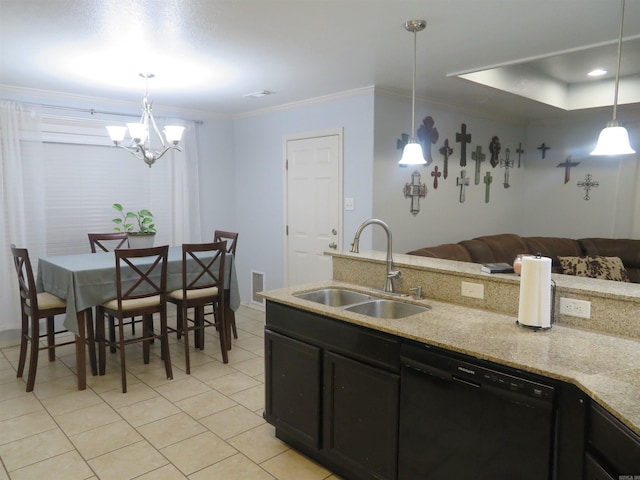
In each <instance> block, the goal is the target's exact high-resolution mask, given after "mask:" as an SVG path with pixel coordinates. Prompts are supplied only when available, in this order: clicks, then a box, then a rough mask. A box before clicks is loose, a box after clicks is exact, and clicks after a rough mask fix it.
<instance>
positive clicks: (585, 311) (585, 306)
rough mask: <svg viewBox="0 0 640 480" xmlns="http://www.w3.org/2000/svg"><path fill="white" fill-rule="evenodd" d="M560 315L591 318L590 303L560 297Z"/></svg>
mask: <svg viewBox="0 0 640 480" xmlns="http://www.w3.org/2000/svg"><path fill="white" fill-rule="evenodd" d="M560 313H561V314H563V315H570V316H572V317H580V318H591V302H588V301H586V300H576V299H575V298H565V297H560Z"/></svg>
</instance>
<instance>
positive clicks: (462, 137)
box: [456, 123, 471, 167]
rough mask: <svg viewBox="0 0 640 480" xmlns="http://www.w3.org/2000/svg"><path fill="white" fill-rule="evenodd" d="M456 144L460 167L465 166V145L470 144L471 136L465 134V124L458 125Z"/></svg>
mask: <svg viewBox="0 0 640 480" xmlns="http://www.w3.org/2000/svg"><path fill="white" fill-rule="evenodd" d="M456 142H458V143H460V144H461V145H460V166H461V167H466V166H467V143H471V134H470V133H467V124H466V123H462V124H460V133H456Z"/></svg>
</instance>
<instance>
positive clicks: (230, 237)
mask: <svg viewBox="0 0 640 480" xmlns="http://www.w3.org/2000/svg"><path fill="white" fill-rule="evenodd" d="M222 240H227V253H231V254H233V256H234V257H235V256H236V248H237V246H238V234H237V233H236V232H225V231H224V230H216V231H215V232H213V241H214V242H221V241H222Z"/></svg>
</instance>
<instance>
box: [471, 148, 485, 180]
mask: <svg viewBox="0 0 640 480" xmlns="http://www.w3.org/2000/svg"><path fill="white" fill-rule="evenodd" d="M486 157H487V156H486V155H485V154H484V153H482V146H481V145H478V146H477V147H476V151H475V152H471V158H472V159H473V160H475V161H476V175H475V178H474V183H475V184H476V185H480V164H481V163H482V162H484V159H485V158H486Z"/></svg>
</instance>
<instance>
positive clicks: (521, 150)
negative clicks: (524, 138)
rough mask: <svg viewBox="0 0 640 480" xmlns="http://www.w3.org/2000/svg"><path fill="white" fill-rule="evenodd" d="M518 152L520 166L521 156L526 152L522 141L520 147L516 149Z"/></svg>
mask: <svg viewBox="0 0 640 480" xmlns="http://www.w3.org/2000/svg"><path fill="white" fill-rule="evenodd" d="M516 153H517V154H518V168H520V157H521V156H522V154H523V153H524V150H523V149H522V142H520V143H519V144H518V149H517V150H516Z"/></svg>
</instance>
